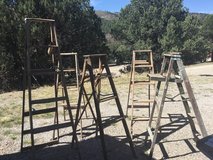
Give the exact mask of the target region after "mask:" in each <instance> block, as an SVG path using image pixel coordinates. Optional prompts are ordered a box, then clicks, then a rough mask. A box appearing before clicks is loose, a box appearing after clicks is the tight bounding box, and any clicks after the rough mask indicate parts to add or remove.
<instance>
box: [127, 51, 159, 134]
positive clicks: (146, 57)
mask: <svg viewBox="0 0 213 160" xmlns="http://www.w3.org/2000/svg"><path fill="white" fill-rule="evenodd" d="M137 70H139V72H141V74H138V75H137V74H136V72H137ZM142 73H143V74H142ZM144 73H145V74H144ZM150 73H152V74H153V73H154V67H153V58H152V51H151V50H134V51H133V54H132V64H131V73H130V83H129V92H128V98H127V110H126V115H127V116H128V110H129V109H131V115H130V120H131V124H130V131H131V135H132V137H133V124H134V123H135V121H137V120H139V117H137V118H136V115H135V114H134V109H142V108H147V109H148V116H147V117H142V118H141V116H140V119H141V120H147V121H148V120H149V116H150V108H151V107H150V106H151V104H152V103H153V96H154V93H152V95H151V89H152V90H153V92H154V84H155V83H154V82H153V81H151V80H150V78H149V77H148V74H150ZM151 87H152V88H151ZM144 92H145V93H144Z"/></svg>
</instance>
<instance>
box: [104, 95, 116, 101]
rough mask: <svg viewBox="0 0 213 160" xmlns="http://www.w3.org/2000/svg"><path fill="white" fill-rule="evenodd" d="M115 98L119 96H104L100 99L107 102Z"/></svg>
mask: <svg viewBox="0 0 213 160" xmlns="http://www.w3.org/2000/svg"><path fill="white" fill-rule="evenodd" d="M115 98H117V97H116V96H109V97H104V98H101V99H100V102H106V101H109V100H112V99H115Z"/></svg>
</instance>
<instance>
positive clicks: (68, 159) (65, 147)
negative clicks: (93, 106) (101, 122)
mask: <svg viewBox="0 0 213 160" xmlns="http://www.w3.org/2000/svg"><path fill="white" fill-rule="evenodd" d="M125 141H126V140H125V139H122V140H121V139H120V138H116V137H111V136H108V135H105V142H106V147H107V156H108V159H109V160H133V159H135V158H133V155H132V152H131V150H130V147H129V146H128V145H127V144H126V142H125ZM79 148H80V157H79V151H78V149H76V147H73V148H72V147H71V145H70V144H68V143H61V144H58V145H56V146H51V147H46V148H43V149H38V150H35V151H26V152H23V153H21V152H18V153H12V154H7V155H1V156H0V160H79V159H81V160H102V159H103V154H102V148H101V144H100V139H99V138H91V139H87V140H83V141H80V142H79ZM135 150H136V152H137V158H136V159H143V160H146V159H148V158H147V156H146V155H145V154H144V153H143V150H141V148H140V147H136V148H135Z"/></svg>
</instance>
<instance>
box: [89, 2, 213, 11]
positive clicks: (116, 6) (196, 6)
mask: <svg viewBox="0 0 213 160" xmlns="http://www.w3.org/2000/svg"><path fill="white" fill-rule="evenodd" d="M90 3H91V5H92V6H93V7H94V8H95V10H103V11H110V12H119V11H120V9H121V8H124V7H125V6H126V5H127V4H129V3H130V0H90ZM183 5H184V7H186V8H188V9H189V12H198V13H210V14H213V0H184V2H183Z"/></svg>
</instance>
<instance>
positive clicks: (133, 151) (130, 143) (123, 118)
mask: <svg viewBox="0 0 213 160" xmlns="http://www.w3.org/2000/svg"><path fill="white" fill-rule="evenodd" d="M104 66H105V69H106V73H107V75H111V73H110V70H109V66H108V64H107V63H106V61H104ZM108 79H109V82H110V86H111V87H112V91H113V94H114V96H115V97H116V98H115V101H116V104H117V108H118V111H119V114H120V116H121V120H122V123H123V127H124V130H125V133H126V136H127V140H128V141H129V145H130V149H131V151H132V154H133V156H134V157H136V153H135V150H134V145H133V142H132V139H131V136H130V133H129V129H128V126H127V123H126V120H125V116H124V113H123V110H122V107H121V103H120V100H119V98H118V94H117V91H116V88H115V84H114V82H113V79H112V77H111V76H109V77H108Z"/></svg>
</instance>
